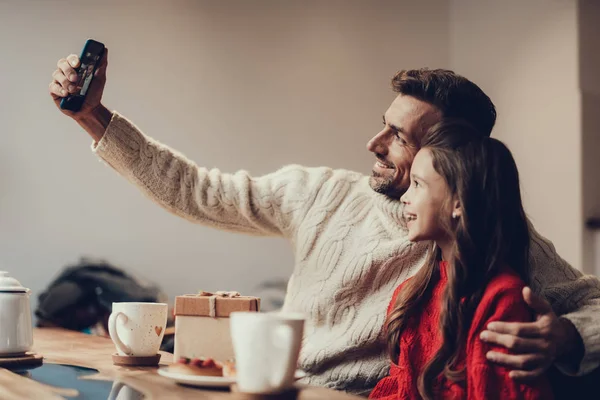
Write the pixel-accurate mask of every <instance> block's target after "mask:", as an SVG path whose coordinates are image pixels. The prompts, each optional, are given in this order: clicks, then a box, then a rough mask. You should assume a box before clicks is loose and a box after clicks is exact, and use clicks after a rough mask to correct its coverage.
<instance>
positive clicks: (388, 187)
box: [369, 171, 406, 200]
mask: <svg viewBox="0 0 600 400" xmlns="http://www.w3.org/2000/svg"><path fill="white" fill-rule="evenodd" d="M369 186H371V189H373V190H374V191H376V192H377V193H380V194H383V195H384V196H387V197H389V198H391V199H394V200H398V199H400V197H402V195H403V194H404V193H405V192H406V190H405V189H401V188H397V187H395V186H394V176H393V175H392V176H384V175H382V174H380V173H378V172H375V171H373V172H372V175H371V177H370V178H369Z"/></svg>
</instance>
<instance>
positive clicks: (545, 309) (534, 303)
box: [523, 286, 552, 315]
mask: <svg viewBox="0 0 600 400" xmlns="http://www.w3.org/2000/svg"><path fill="white" fill-rule="evenodd" d="M523 298H524V299H525V302H526V303H527V304H528V305H529V307H531V308H532V309H533V311H535V313H536V314H538V315H539V314H548V313H551V312H552V307H551V306H550V303H548V302H547V301H546V299H544V298H543V297H541V296H538V295H537V294H535V293H533V291H532V290H531V289H530V288H529V287H527V286H526V287H524V288H523Z"/></svg>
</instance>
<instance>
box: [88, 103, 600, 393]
mask: <svg viewBox="0 0 600 400" xmlns="http://www.w3.org/2000/svg"><path fill="white" fill-rule="evenodd" d="M92 147H93V149H94V151H95V152H96V154H97V155H98V156H99V157H100V158H101V159H102V160H103V161H104V162H106V163H107V164H108V165H110V166H111V167H112V168H114V169H115V170H116V171H117V172H118V173H119V174H120V175H122V176H123V177H125V178H126V179H127V180H129V181H130V182H131V183H133V184H134V185H136V186H137V187H138V188H139V189H140V190H141V191H142V192H143V193H144V194H145V195H147V196H148V197H149V198H150V199H151V200H152V201H154V202H155V203H158V204H159V205H161V206H162V207H164V208H165V209H167V210H168V211H170V212H172V213H174V214H176V215H178V216H180V217H183V218H185V219H187V220H189V221H192V222H195V223H200V224H203V225H208V226H213V227H216V228H220V229H225V230H228V231H234V232H242V233H247V234H254V235H264V236H282V237H285V238H287V239H289V240H290V241H291V242H292V244H293V247H294V250H295V267H294V271H293V273H292V276H291V278H290V280H289V284H288V290H287V294H286V298H285V304H284V309H285V310H287V311H297V312H302V313H305V314H306V315H307V329H306V335H305V339H304V342H303V350H302V353H301V356H300V363H301V366H302V368H304V369H305V370H307V371H308V372H309V373H310V374H311V375H310V377H309V378H308V382H309V383H311V384H316V385H322V386H326V387H330V388H334V389H340V390H347V391H351V392H355V393H363V394H364V393H367V392H368V390H369V389H371V388H372V387H373V386H374V385H375V383H376V382H377V381H378V380H379V379H380V378H381V377H383V376H384V375H385V374H386V372H387V367H388V360H387V358H386V355H385V346H384V343H383V341H382V326H383V323H384V318H385V313H386V307H387V305H388V302H389V301H390V298H391V296H392V293H393V291H394V288H396V286H397V285H398V284H400V283H401V282H403V281H404V280H405V279H407V278H408V277H410V276H412V275H413V274H414V273H415V272H416V271H417V270H418V268H419V267H420V265H421V264H422V262H423V260H424V254H425V251H426V246H427V245H426V244H423V243H418V244H411V243H410V242H409V241H408V240H407V239H406V235H405V233H404V231H403V229H402V226H401V219H400V216H401V205H400V202H397V201H392V200H390V199H388V198H387V197H385V196H383V195H380V194H378V193H375V192H374V191H373V190H372V189H371V188H370V187H369V184H368V177H366V176H364V175H362V174H359V173H355V172H350V171H344V170H333V169H330V168H305V167H301V166H296V165H291V166H287V167H285V168H282V169H281V170H279V171H277V172H274V173H272V174H268V175H265V176H261V177H252V176H250V175H249V174H248V173H247V172H245V171H239V172H237V173H235V174H226V173H222V172H220V171H219V170H216V169H213V170H207V169H205V168H200V167H198V166H197V165H196V164H194V163H193V162H191V161H189V160H188V159H186V158H185V157H184V156H183V155H182V154H180V153H178V152H176V151H174V150H172V149H170V148H169V147H167V146H165V145H163V144H161V143H159V142H158V141H156V140H153V139H151V138H149V137H147V136H145V135H144V134H143V133H142V132H141V131H140V130H139V129H138V128H137V127H136V126H135V125H134V124H133V123H131V122H130V121H128V120H127V119H125V118H124V117H123V116H121V115H120V114H119V113H117V112H114V113H113V118H112V120H111V123H110V125H109V126H108V128H107V131H106V133H105V135H104V137H103V139H102V140H101V141H100V142H99V143H98V144H94V145H93V146H92ZM531 252H532V260H533V261H532V288H533V290H534V291H536V292H538V293H542V295H543V296H545V297H546V298H547V299H548V300H549V301H550V303H551V304H552V307H553V308H554V310H555V311H556V313H557V314H559V315H566V317H567V318H569V319H570V320H571V321H572V322H573V324H574V325H575V326H576V328H577V329H578V331H579V333H580V334H581V336H582V337H583V340H584V343H585V357H584V360H583V362H582V363H581V366H580V369H579V371H565V372H568V373H573V374H576V373H585V372H589V371H590V370H591V369H593V368H595V367H596V366H598V365H599V363H600V284H599V281H598V280H597V279H596V278H594V277H591V276H582V274H581V273H580V272H578V271H577V270H575V269H573V268H571V267H570V266H569V265H568V264H567V263H566V262H565V261H564V260H562V259H561V258H560V257H559V256H558V255H557V254H556V252H555V250H554V247H553V246H552V244H551V243H550V242H548V241H547V240H545V239H544V238H542V237H541V236H539V235H538V234H537V233H534V237H533V243H532V247H531Z"/></svg>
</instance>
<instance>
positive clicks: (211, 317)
mask: <svg viewBox="0 0 600 400" xmlns="http://www.w3.org/2000/svg"><path fill="white" fill-rule="evenodd" d="M259 309H260V299H259V298H258V297H251V296H241V295H240V294H239V293H237V292H216V293H210V292H200V293H198V294H195V295H192V294H188V295H183V296H177V297H176V298H175V310H174V313H175V348H174V360H175V361H176V360H178V359H179V358H181V357H187V358H200V357H212V358H214V359H215V360H219V361H226V360H231V359H233V357H234V354H233V345H232V343H231V334H230V331H229V315H230V314H231V313H232V312H235V311H255V312H258V311H259Z"/></svg>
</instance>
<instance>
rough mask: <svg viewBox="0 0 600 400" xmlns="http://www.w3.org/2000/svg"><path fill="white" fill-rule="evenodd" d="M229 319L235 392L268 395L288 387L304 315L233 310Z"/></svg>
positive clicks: (300, 336) (292, 375)
mask: <svg viewBox="0 0 600 400" xmlns="http://www.w3.org/2000/svg"><path fill="white" fill-rule="evenodd" d="M230 318H231V321H230V325H231V340H232V342H233V350H234V353H235V365H236V383H237V388H238V391H240V392H246V393H264V394H271V393H281V392H283V391H285V390H288V389H290V388H291V387H292V386H293V385H294V373H295V372H296V368H297V364H298V355H299V354H300V347H301V345H302V334H303V332H304V316H303V315H301V314H295V313H256V312H233V313H231V315H230Z"/></svg>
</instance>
